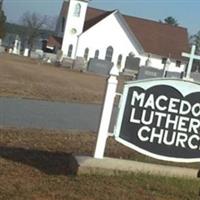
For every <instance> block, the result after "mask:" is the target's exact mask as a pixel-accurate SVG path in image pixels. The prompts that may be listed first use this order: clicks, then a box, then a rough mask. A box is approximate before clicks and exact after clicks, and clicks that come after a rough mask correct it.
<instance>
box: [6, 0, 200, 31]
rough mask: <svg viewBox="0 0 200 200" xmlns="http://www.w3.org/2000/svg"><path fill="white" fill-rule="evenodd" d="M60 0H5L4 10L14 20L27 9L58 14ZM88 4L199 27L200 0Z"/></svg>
mask: <svg viewBox="0 0 200 200" xmlns="http://www.w3.org/2000/svg"><path fill="white" fill-rule="evenodd" d="M62 2H63V0H4V11H5V14H6V16H7V19H8V21H10V22H17V21H19V18H20V16H21V15H22V14H23V13H24V12H26V11H31V12H36V13H40V14H44V15H50V16H56V15H58V14H59V11H60V8H61V6H62ZM89 4H90V6H92V7H95V8H99V9H105V10H114V9H118V10H120V11H121V12H122V13H123V14H128V15H132V16H136V17H142V18H146V19H153V20H155V21H158V20H163V19H164V18H166V17H167V16H173V17H174V18H175V19H176V20H177V21H178V23H179V24H180V25H181V26H183V27H186V28H188V32H189V34H195V33H197V32H198V31H199V30H200V0H92V1H91V2H90V3H89Z"/></svg>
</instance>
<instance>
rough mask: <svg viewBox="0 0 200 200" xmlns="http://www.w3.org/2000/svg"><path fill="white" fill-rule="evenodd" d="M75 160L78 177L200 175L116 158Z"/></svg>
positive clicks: (193, 177)
mask: <svg viewBox="0 0 200 200" xmlns="http://www.w3.org/2000/svg"><path fill="white" fill-rule="evenodd" d="M75 159H76V161H77V163H78V166H79V167H78V172H77V174H78V175H81V174H101V175H116V174H122V173H126V174H131V173H147V174H152V175H160V176H169V177H181V178H190V179H195V178H198V177H199V173H200V172H199V169H192V168H185V167H174V166H167V165H166V166H165V165H158V164H150V163H143V162H137V161H131V160H123V159H115V158H104V159H95V158H93V157H87V156H75Z"/></svg>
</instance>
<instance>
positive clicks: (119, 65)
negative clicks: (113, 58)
mask: <svg viewBox="0 0 200 200" xmlns="http://www.w3.org/2000/svg"><path fill="white" fill-rule="evenodd" d="M121 65H122V55H121V54H120V55H119V56H118V59H117V66H118V68H121Z"/></svg>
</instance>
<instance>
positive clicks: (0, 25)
mask: <svg viewBox="0 0 200 200" xmlns="http://www.w3.org/2000/svg"><path fill="white" fill-rule="evenodd" d="M5 23H6V16H5V14H4V11H3V10H2V9H1V10H0V38H3V37H4V36H5V34H6V29H5Z"/></svg>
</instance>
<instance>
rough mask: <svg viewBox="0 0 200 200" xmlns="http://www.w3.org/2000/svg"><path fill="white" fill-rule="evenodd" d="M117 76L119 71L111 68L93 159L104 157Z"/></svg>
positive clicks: (114, 67)
mask: <svg viewBox="0 0 200 200" xmlns="http://www.w3.org/2000/svg"><path fill="white" fill-rule="evenodd" d="M118 76H119V70H118V68H117V67H116V66H113V67H112V69H111V71H110V77H109V79H108V85H107V90H106V94H105V100H104V105H103V110H102V114H101V121H100V125H99V131H98V138H97V144H96V149H95V154H94V158H98V159H102V158H103V156H104V151H105V145H106V140H107V137H108V129H109V125H110V120H111V115H112V110H113V105H114V99H115V96H116V89H117V84H118V80H117V77H118Z"/></svg>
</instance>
